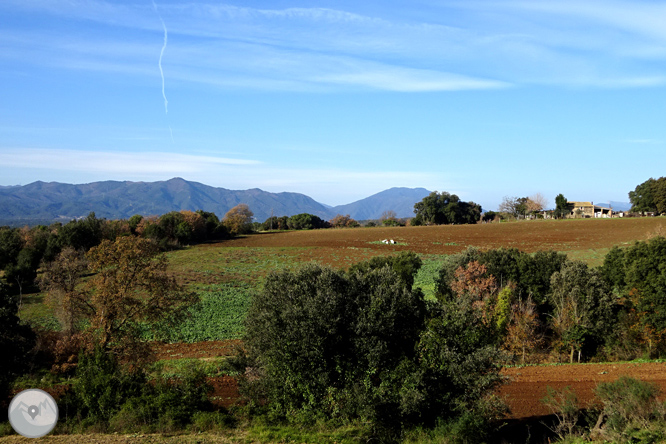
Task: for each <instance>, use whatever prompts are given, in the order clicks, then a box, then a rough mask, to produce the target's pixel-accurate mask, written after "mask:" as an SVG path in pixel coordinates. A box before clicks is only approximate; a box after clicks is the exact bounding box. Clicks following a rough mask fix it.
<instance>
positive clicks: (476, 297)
mask: <svg viewBox="0 0 666 444" xmlns="http://www.w3.org/2000/svg"><path fill="white" fill-rule="evenodd" d="M487 271H488V269H487V268H486V266H485V265H483V264H481V263H479V262H478V261H471V262H469V263H468V264H467V265H466V266H464V267H463V266H460V267H458V268H457V269H456V271H455V278H454V281H453V282H451V290H452V291H453V293H454V294H455V295H457V296H458V297H459V298H462V297H466V298H469V299H470V300H471V302H472V307H474V309H475V310H476V312H477V313H478V315H479V316H480V317H481V320H482V322H483V324H484V325H486V326H490V325H491V323H492V321H493V314H494V311H495V302H496V299H497V282H496V280H495V277H494V276H492V275H490V276H486V273H487Z"/></svg>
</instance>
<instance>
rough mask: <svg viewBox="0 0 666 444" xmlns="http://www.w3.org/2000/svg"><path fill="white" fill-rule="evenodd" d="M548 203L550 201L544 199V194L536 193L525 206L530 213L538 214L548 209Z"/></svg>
mask: <svg viewBox="0 0 666 444" xmlns="http://www.w3.org/2000/svg"><path fill="white" fill-rule="evenodd" d="M547 203H548V201H547V200H546V198H545V197H543V194H541V193H536V194H533V195H532V196H530V197H529V198H528V199H527V202H525V205H526V207H527V212H528V213H537V212H539V211H541V210H543V209H544V208H545V207H546V205H547Z"/></svg>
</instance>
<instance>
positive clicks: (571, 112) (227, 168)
mask: <svg viewBox="0 0 666 444" xmlns="http://www.w3.org/2000/svg"><path fill="white" fill-rule="evenodd" d="M0 16H1V17H2V20H0V81H1V82H2V88H1V89H0V185H18V184H23V185H25V184H27V183H30V182H33V181H36V180H43V181H59V182H68V183H87V182H93V181H98V180H132V181H154V180H165V179H169V178H172V177H176V176H178V177H183V178H185V179H187V180H194V181H199V182H203V183H205V184H208V185H213V186H219V187H224V188H229V189H247V188H261V189H264V190H267V191H273V192H279V191H292V192H300V193H304V194H307V195H309V196H311V197H313V198H315V199H316V200H318V201H320V202H322V203H326V204H329V205H337V204H343V203H349V202H352V201H355V200H358V199H361V198H364V197H367V196H369V195H371V194H374V193H376V192H379V191H382V190H384V189H387V188H390V187H394V186H404V187H424V188H428V189H430V190H438V191H448V192H450V193H455V194H458V195H459V196H460V197H461V198H462V199H464V200H473V201H475V202H477V203H480V204H481V205H482V206H483V207H484V209H485V210H495V209H497V205H498V204H499V202H500V201H501V199H502V197H503V196H529V195H532V194H534V193H537V192H540V193H542V194H543V195H544V196H545V197H546V198H547V199H548V200H549V202H550V203H551V205H553V201H554V197H555V195H556V194H558V193H563V194H564V195H565V196H566V197H567V198H568V199H569V200H592V201H595V202H602V201H608V200H614V201H628V197H627V193H628V192H629V191H631V190H633V189H634V188H635V187H636V185H638V184H639V183H641V182H643V181H645V180H646V179H648V178H649V177H655V178H656V177H660V176H663V175H666V171H665V170H664V165H666V151H665V148H666V125H664V123H663V119H664V116H665V115H666V112H665V111H666V109H665V108H666V94H665V93H666V63H665V62H666V26H664V23H666V3H664V2H653V1H631V2H629V1H626V2H623V1H608V0H606V1H603V2H598V1H590V0H576V1H568V0H561V1H553V0H549V1H541V0H528V1H518V0H508V1H474V0H460V1H431V0H409V1H386V0H384V1H375V0H364V1H358V0H355V1H347V0H336V1H305V0H303V1H300V0H274V1H242V2H241V1H224V0H222V1H216V2H212V1H211V2H206V1H201V2H198V1H197V2H193V1H190V2H186V1H178V0H164V1H158V0H156V1H155V3H153V2H151V0H148V1H138V0H137V1H113V2H104V1H98V0H2V2H0Z"/></svg>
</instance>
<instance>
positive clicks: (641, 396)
mask: <svg viewBox="0 0 666 444" xmlns="http://www.w3.org/2000/svg"><path fill="white" fill-rule="evenodd" d="M595 394H596V396H597V397H598V398H599V400H600V401H601V402H602V404H603V410H602V412H601V415H602V416H603V417H605V424H604V425H603V427H602V431H603V432H604V434H605V435H608V436H609V437H611V438H617V437H619V436H621V435H622V434H623V433H624V432H626V431H627V430H628V429H630V428H642V429H645V428H648V427H649V425H650V422H651V421H653V420H655V419H658V418H661V419H663V416H664V412H663V410H662V408H661V405H660V404H659V402H658V401H657V396H659V388H658V387H657V385H655V384H653V383H650V382H645V381H641V380H638V379H634V378H630V377H628V376H623V377H621V378H619V379H618V380H617V381H615V382H602V383H600V384H599V385H597V387H596V389H595Z"/></svg>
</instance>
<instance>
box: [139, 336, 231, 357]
mask: <svg viewBox="0 0 666 444" xmlns="http://www.w3.org/2000/svg"><path fill="white" fill-rule="evenodd" d="M240 344H241V341H240V340H227V341H205V342H195V343H192V344H188V343H185V342H178V343H174V344H163V343H159V342H155V343H153V344H152V349H153V353H155V358H156V359H157V360H158V361H163V360H173V359H184V358H198V359H201V358H216V357H221V356H232V355H233V354H234V351H235V348H236V347H237V346H239V345H240Z"/></svg>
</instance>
